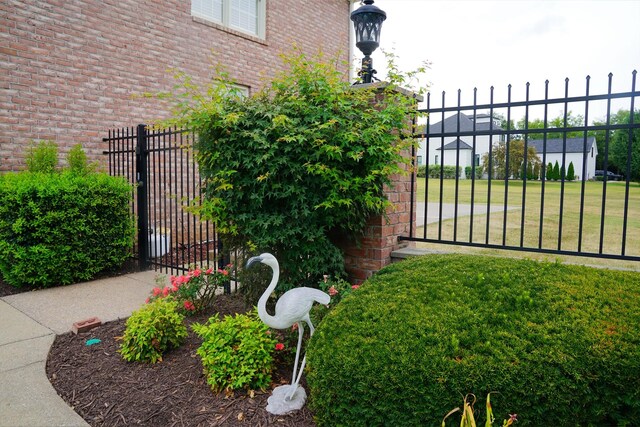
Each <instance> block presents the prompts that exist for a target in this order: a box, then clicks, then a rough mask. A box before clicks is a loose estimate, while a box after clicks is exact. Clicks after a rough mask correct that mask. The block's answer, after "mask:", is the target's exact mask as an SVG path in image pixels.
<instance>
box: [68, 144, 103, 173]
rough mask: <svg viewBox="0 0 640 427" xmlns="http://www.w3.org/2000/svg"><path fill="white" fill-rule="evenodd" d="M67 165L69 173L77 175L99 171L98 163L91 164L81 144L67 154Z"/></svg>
mask: <svg viewBox="0 0 640 427" xmlns="http://www.w3.org/2000/svg"><path fill="white" fill-rule="evenodd" d="M67 164H68V165H69V171H71V172H72V173H74V174H77V175H86V174H88V173H92V172H95V171H96V170H97V169H98V164H97V163H96V162H93V163H89V162H88V161H87V155H86V153H85V152H84V149H83V148H82V145H81V144H77V145H74V146H73V147H72V148H71V150H69V153H67Z"/></svg>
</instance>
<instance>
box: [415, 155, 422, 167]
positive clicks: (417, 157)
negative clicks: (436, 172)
mask: <svg viewBox="0 0 640 427" xmlns="http://www.w3.org/2000/svg"><path fill="white" fill-rule="evenodd" d="M416 160H417V162H418V166H422V156H416Z"/></svg>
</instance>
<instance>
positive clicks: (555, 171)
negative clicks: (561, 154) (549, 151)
mask: <svg viewBox="0 0 640 427" xmlns="http://www.w3.org/2000/svg"><path fill="white" fill-rule="evenodd" d="M552 179H553V180H554V181H557V180H559V179H560V165H559V164H558V161H557V160H556V164H555V165H553V176H552Z"/></svg>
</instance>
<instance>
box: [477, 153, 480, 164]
mask: <svg viewBox="0 0 640 427" xmlns="http://www.w3.org/2000/svg"><path fill="white" fill-rule="evenodd" d="M476 166H480V154H476Z"/></svg>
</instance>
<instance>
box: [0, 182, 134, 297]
mask: <svg viewBox="0 0 640 427" xmlns="http://www.w3.org/2000/svg"><path fill="white" fill-rule="evenodd" d="M130 200H131V186H130V185H129V184H128V183H127V182H125V181H124V180H123V179H121V178H115V177H110V176H108V175H105V174H99V173H92V174H87V175H79V174H74V173H71V172H63V173H59V174H58V173H56V174H44V173H30V172H21V173H9V174H5V175H2V176H0V273H2V277H3V279H4V280H5V281H6V282H7V283H9V284H11V285H13V286H16V287H21V286H25V285H29V286H34V287H43V288H44V287H50V286H55V285H66V284H70V283H75V282H78V281H83V280H89V279H91V278H93V277H95V275H96V273H98V272H100V271H102V270H105V269H110V268H116V267H119V266H120V265H121V264H122V263H123V262H124V261H125V260H126V259H127V258H128V257H129V256H130V255H131V248H132V245H133V233H134V228H133V222H132V217H131V212H130V205H129V202H130Z"/></svg>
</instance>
